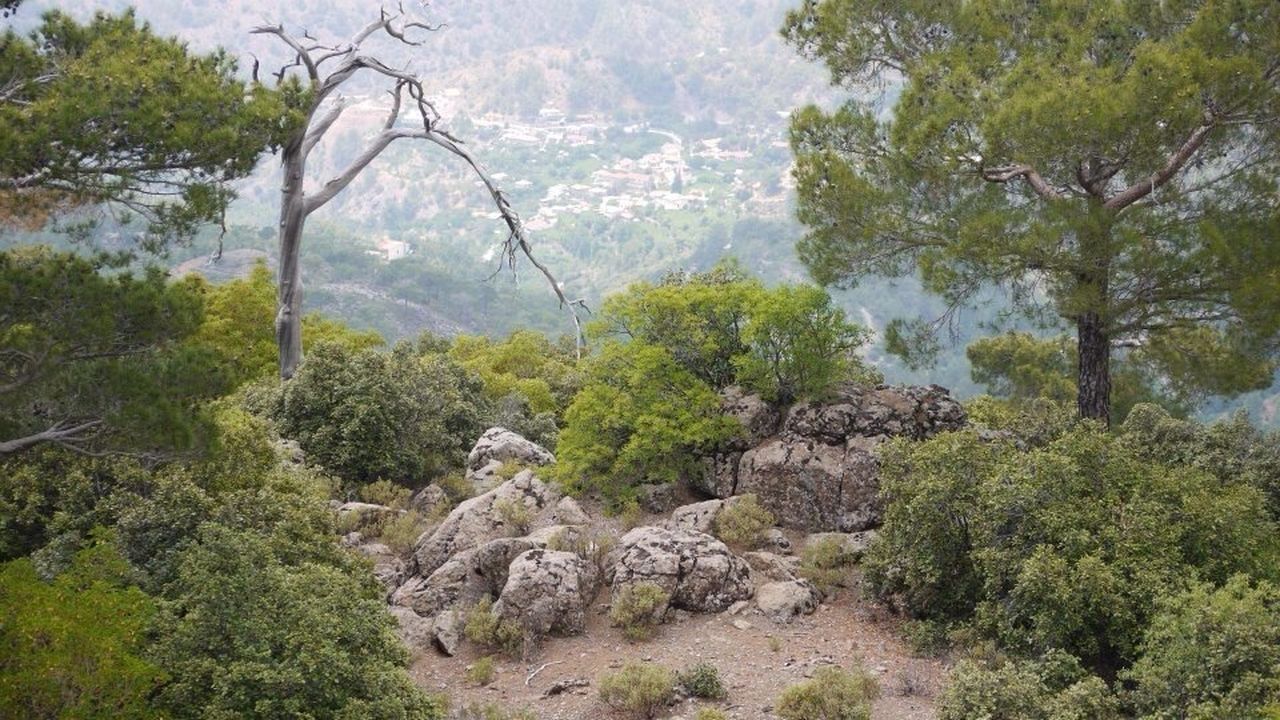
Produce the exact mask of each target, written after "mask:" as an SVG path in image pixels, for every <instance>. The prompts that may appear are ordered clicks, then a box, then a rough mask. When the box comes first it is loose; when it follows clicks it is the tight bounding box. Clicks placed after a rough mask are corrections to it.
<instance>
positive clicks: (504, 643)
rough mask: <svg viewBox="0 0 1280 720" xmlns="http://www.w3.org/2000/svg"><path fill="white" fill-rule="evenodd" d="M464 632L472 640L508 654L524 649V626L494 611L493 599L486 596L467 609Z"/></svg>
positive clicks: (514, 653) (517, 652)
mask: <svg viewBox="0 0 1280 720" xmlns="http://www.w3.org/2000/svg"><path fill="white" fill-rule="evenodd" d="M462 634H463V635H464V636H466V638H467V639H468V640H470V641H471V642H473V643H475V644H477V645H480V646H482V647H486V648H497V649H499V650H502V651H503V652H505V653H507V654H508V655H516V654H519V653H520V652H522V651H523V650H524V645H525V635H524V628H522V627H520V625H519V624H517V623H514V622H511V621H510V620H503V619H502V618H500V617H498V614H497V613H496V612H494V611H493V601H491V600H489V599H488V598H484V599H483V600H481V601H480V602H478V603H476V604H475V605H474V606H473V607H472V608H471V609H470V610H468V611H467V617H466V623H465V624H464V625H463V628H462Z"/></svg>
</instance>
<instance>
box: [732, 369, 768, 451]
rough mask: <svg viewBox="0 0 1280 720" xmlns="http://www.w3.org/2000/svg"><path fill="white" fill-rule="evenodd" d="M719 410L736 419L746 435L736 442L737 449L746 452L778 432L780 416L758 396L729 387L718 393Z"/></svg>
mask: <svg viewBox="0 0 1280 720" xmlns="http://www.w3.org/2000/svg"><path fill="white" fill-rule="evenodd" d="M720 409H721V411H722V412H724V413H725V414H726V415H728V416H730V417H732V418H735V419H737V421H738V422H740V423H741V424H742V427H743V429H744V430H746V433H745V434H744V435H743V436H742V437H741V438H739V439H738V440H737V443H738V445H737V449H739V450H746V449H747V448H749V447H751V446H753V445H756V444H758V443H759V442H760V441H762V440H764V439H765V438H767V437H769V436H770V435H773V434H774V433H776V432H777V431H778V424H779V423H780V422H781V420H782V414H781V413H780V412H778V409H777V408H776V407H775V406H773V405H772V404H770V403H768V402H766V401H765V400H764V399H763V398H761V397H760V396H759V395H756V394H754V393H749V392H747V391H746V390H744V389H743V388H741V387H738V386H736V385H730V386H729V387H727V388H725V389H724V390H721V391H720Z"/></svg>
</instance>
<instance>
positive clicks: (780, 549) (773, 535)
mask: <svg viewBox="0 0 1280 720" xmlns="http://www.w3.org/2000/svg"><path fill="white" fill-rule="evenodd" d="M760 549H761V550H767V551H769V552H776V553H778V554H781V555H787V554H790V553H791V540H789V539H788V538H787V535H786V533H784V532H782V530H781V529H779V528H769V529H768V530H765V531H764V535H762V536H761V538H760Z"/></svg>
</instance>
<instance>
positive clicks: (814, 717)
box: [774, 667, 880, 720]
mask: <svg viewBox="0 0 1280 720" xmlns="http://www.w3.org/2000/svg"><path fill="white" fill-rule="evenodd" d="M879 694H880V690H879V688H878V687H877V686H876V681H875V680H873V679H872V678H871V676H870V675H867V674H866V673H864V672H862V671H861V670H843V669H841V668H837V667H824V668H819V669H818V671H817V672H815V673H814V674H813V679H812V680H806V681H805V682H802V683H799V684H796V685H792V686H791V687H789V688H787V689H786V690H784V691H782V695H781V696H779V697H778V704H777V707H776V708H775V709H774V711H775V712H776V713H778V717H780V718H782V719H783V720H871V702H872V701H873V700H875V699H876V698H877V697H878V696H879Z"/></svg>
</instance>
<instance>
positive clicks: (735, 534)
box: [715, 494, 775, 549]
mask: <svg viewBox="0 0 1280 720" xmlns="http://www.w3.org/2000/svg"><path fill="white" fill-rule="evenodd" d="M774 521H775V518H774V517H773V513H771V512H769V511H768V510H766V509H764V507H762V506H761V505H760V500H759V499H758V498H757V497H756V496H755V495H754V494H748V495H739V496H738V497H736V498H734V499H733V501H732V502H726V503H725V506H724V507H723V508H722V509H721V510H720V513H719V514H718V515H716V520H715V535H716V537H718V538H720V539H721V540H723V541H725V542H726V543H728V544H729V545H732V546H735V547H741V548H748V549H755V548H757V547H759V546H760V541H761V538H762V536H763V535H764V531H765V530H768V529H769V528H771V527H773V524H774Z"/></svg>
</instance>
